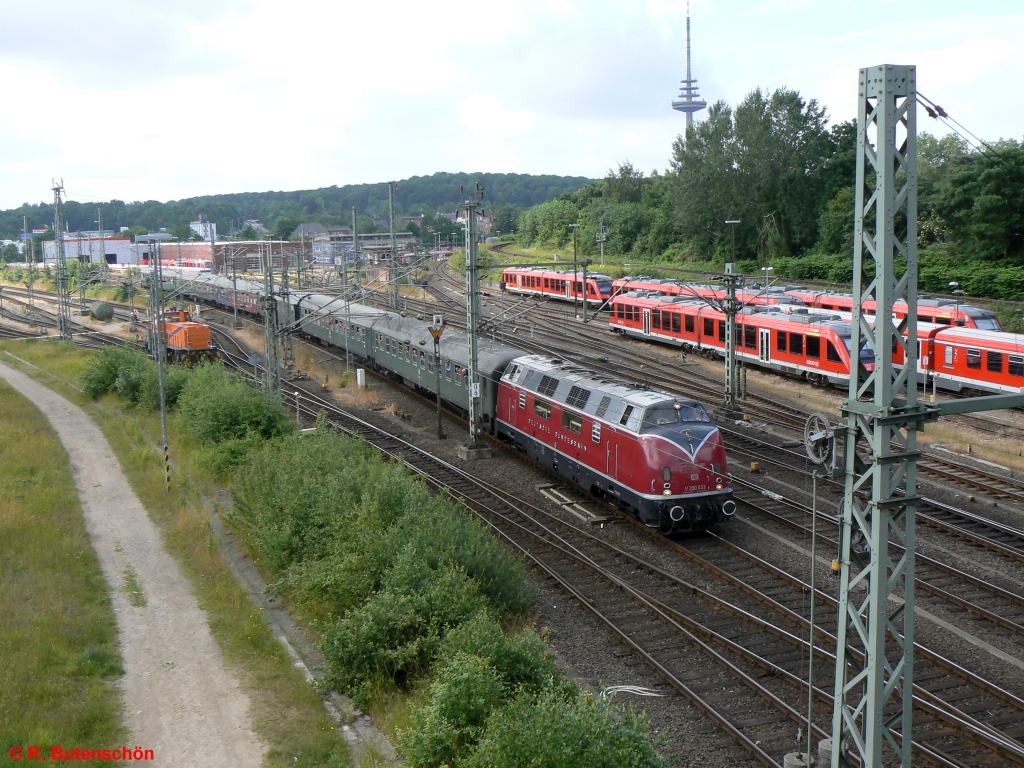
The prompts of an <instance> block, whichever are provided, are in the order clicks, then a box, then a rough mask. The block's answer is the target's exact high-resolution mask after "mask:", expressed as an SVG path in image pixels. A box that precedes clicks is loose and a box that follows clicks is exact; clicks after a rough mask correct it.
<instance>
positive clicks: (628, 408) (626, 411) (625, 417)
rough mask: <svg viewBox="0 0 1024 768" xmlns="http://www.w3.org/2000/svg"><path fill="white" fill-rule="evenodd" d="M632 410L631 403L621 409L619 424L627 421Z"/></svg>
mask: <svg viewBox="0 0 1024 768" xmlns="http://www.w3.org/2000/svg"><path fill="white" fill-rule="evenodd" d="M633 410H634V408H633V406H632V405H627V406H626V407H625V408H624V409H623V410H622V417H621V418H620V419H619V424H625V423H626V422H627V421H629V417H630V416H632V415H633Z"/></svg>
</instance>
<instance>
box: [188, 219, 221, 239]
mask: <svg viewBox="0 0 1024 768" xmlns="http://www.w3.org/2000/svg"><path fill="white" fill-rule="evenodd" d="M188 226H189V228H190V229H191V230H192V231H193V232H195V233H196V234H197V235H199V236H200V237H201V238H203V240H206V241H207V242H210V243H215V242H217V225H216V224H214V223H213V222H212V221H204V220H203V219H200V220H199V221H193V222H189V225H188Z"/></svg>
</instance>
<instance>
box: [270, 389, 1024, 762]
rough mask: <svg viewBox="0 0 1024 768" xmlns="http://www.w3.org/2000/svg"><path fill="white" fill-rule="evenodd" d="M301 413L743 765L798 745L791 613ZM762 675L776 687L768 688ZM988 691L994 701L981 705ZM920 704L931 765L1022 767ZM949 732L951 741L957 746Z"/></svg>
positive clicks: (335, 416) (935, 706)
mask: <svg viewBox="0 0 1024 768" xmlns="http://www.w3.org/2000/svg"><path fill="white" fill-rule="evenodd" d="M289 397H291V396H290V395H289V394H288V393H286V401H287V402H286V404H287V405H289V406H291V407H294V406H295V405H296V404H295V403H294V401H292V400H288V398H289ZM298 407H299V408H300V409H301V410H302V412H303V413H305V414H306V415H307V416H309V417H313V416H314V415H315V414H316V413H318V412H319V411H320V410H326V411H327V412H328V413H329V416H330V419H331V421H332V423H334V424H335V425H336V426H338V427H339V428H340V429H342V430H343V431H346V432H347V433H349V434H353V435H356V436H359V437H360V438H362V439H364V440H366V441H367V442H369V443H370V444H372V445H374V446H375V447H377V448H378V449H379V450H381V451H382V452H383V453H385V454H386V455H388V456H389V457H391V458H393V459H395V460H401V461H403V462H404V463H405V464H406V465H408V466H410V467H411V468H412V469H413V470H414V471H415V472H417V473H418V474H420V475H421V476H422V477H423V478H424V479H425V480H427V482H429V483H430V484H431V485H433V486H434V487H435V488H438V489H443V490H445V491H446V492H448V493H450V494H451V495H452V496H453V497H455V498H457V499H460V500H462V501H463V503H464V504H465V505H466V506H467V507H468V508H470V509H471V510H473V511H474V512H475V513H476V514H478V515H479V516H480V517H481V518H482V519H484V520H485V521H486V522H487V523H488V524H489V525H490V526H491V527H492V528H493V529H494V531H495V532H496V533H497V534H498V535H499V536H500V537H502V538H503V539H504V540H505V541H506V542H508V543H509V544H510V546H513V547H514V548H516V549H517V550H519V551H520V552H522V553H523V554H524V556H525V557H527V558H528V559H529V560H530V561H531V562H532V563H534V565H536V566H537V567H538V568H539V569H540V570H541V571H542V572H543V573H544V574H545V575H546V576H547V577H548V578H550V579H552V580H553V581H555V582H556V583H558V584H559V585H560V587H561V588H562V589H563V590H565V591H566V592H567V593H568V594H570V595H572V596H573V597H575V598H576V599H577V600H578V601H579V603H580V605H581V606H582V607H584V608H585V609H587V610H588V611H590V612H591V613H592V614H593V615H594V616H595V618H596V619H597V620H598V621H600V622H601V623H602V624H604V625H605V626H606V627H608V629H609V630H610V631H611V632H612V634H613V635H614V636H616V637H617V638H618V639H619V640H620V641H621V642H622V643H623V645H624V650H626V651H628V652H629V653H632V654H634V655H635V656H636V657H637V658H638V659H639V660H642V661H643V662H644V663H645V664H647V665H648V666H650V667H651V668H652V669H654V670H655V671H656V672H657V673H658V674H659V675H660V676H661V677H662V678H663V679H664V680H665V682H666V683H667V684H668V685H669V686H671V687H672V688H673V689H674V690H675V691H676V692H677V693H679V694H681V695H683V696H685V697H686V698H687V699H688V700H689V701H690V702H691V703H693V704H694V705H695V706H698V707H699V708H701V709H702V711H704V712H705V713H706V714H708V715H709V717H711V718H712V719H713V720H715V721H716V722H717V723H718V724H719V725H720V726H721V727H722V728H723V730H724V731H725V732H726V733H728V734H729V735H730V736H731V737H732V738H733V739H734V740H735V741H736V743H737V744H739V745H741V746H742V747H743V748H744V749H745V750H746V752H747V753H748V754H749V756H750V757H749V758H747V759H748V760H751V759H752V761H757V762H760V763H761V764H765V765H778V762H779V759H780V757H781V755H782V754H783V753H785V752H787V751H791V750H793V749H795V748H796V747H797V746H798V744H797V743H796V735H797V729H799V728H802V727H804V725H805V717H804V715H803V714H802V713H800V712H798V711H797V710H796V709H795V708H794V707H793V706H791V705H789V704H787V699H793V698H794V697H799V698H802V696H803V695H805V693H806V682H805V681H804V680H803V678H801V676H800V664H801V662H800V659H801V658H803V657H805V656H806V654H807V653H808V652H809V650H810V645H809V643H807V642H806V641H804V640H801V639H800V638H799V637H798V636H797V635H796V634H795V633H794V632H793V631H790V630H786V629H780V623H781V621H782V620H785V619H786V618H787V616H788V614H787V612H786V611H782V612H781V615H780V616H774V617H772V620H767V619H763V618H759V617H758V616H756V615H755V614H754V613H753V612H751V611H750V610H748V609H746V608H743V607H741V606H738V605H736V604H734V603H732V602H729V601H728V600H725V599H722V598H721V597H720V596H716V595H713V594H711V593H709V592H707V591H706V590H702V589H699V588H698V587H695V586H694V585H692V584H690V583H687V582H685V581H683V580H682V579H680V578H678V577H677V576H674V575H672V574H669V573H666V572H665V571H663V570H661V569H660V568H658V567H657V566H655V565H653V564H651V563H649V562H646V561H644V560H642V559H640V558H638V557H636V556H635V555H632V554H630V553H628V552H625V551H624V550H621V549H619V548H617V547H614V546H612V545H610V544H608V543H607V542H604V541H602V540H601V539H599V538H598V537H597V536H595V535H593V534H591V533H589V532H587V531H584V530H581V529H578V528H576V527H575V526H574V525H572V524H569V523H566V522H565V521H563V520H561V519H560V518H557V517H555V516H553V515H550V514H548V513H546V512H544V511H543V510H540V509H538V508H536V507H533V506H532V505H530V504H529V503H528V502H525V501H523V500H521V499H517V498H516V497H514V496H512V495H510V494H508V493H506V492H504V491H501V490H499V489H497V488H495V487H493V486H490V485H489V484H487V483H486V482H484V481H482V480H480V479H478V478H475V477H473V476H472V475H470V474H468V473H466V472H465V471H463V470H462V469H460V468H459V467H456V466H454V465H451V464H449V463H447V462H445V461H443V460H440V459H438V458H436V457H433V456H431V455H429V454H426V453H425V452H423V451H422V450H420V449H419V448H417V447H415V446H413V445H411V444H410V443H408V442H406V441H405V440H402V439H401V438H399V437H396V436H395V435H392V434H389V433H387V432H384V431H383V430H380V429H378V428H377V427H374V426H372V425H369V424H367V423H366V422H363V421H361V420H359V419H357V418H355V417H353V416H351V415H350V414H347V413H345V412H343V411H340V410H339V409H337V408H336V407H335V406H333V404H331V403H329V402H328V401H325V400H322V399H321V398H318V397H317V396H315V395H309V394H307V393H303V394H302V396H301V401H300V403H299V404H298ZM705 567H707V566H705ZM766 600H769V599H768V598H766V597H765V596H764V595H758V596H757V601H758V602H759V604H760V605H761V607H762V608H763V606H764V605H765V604H766ZM788 618H789V620H790V623H793V624H794V625H795V626H799V625H800V624H801V622H800V621H799V620H796V621H794V620H793V617H792V616H788ZM822 631H824V630H822ZM815 653H816V654H817V655H818V656H819V657H820V658H821V659H822V661H823V662H825V663H823V664H822V666H821V669H822V671H823V673H822V676H821V679H822V681H823V682H821V683H820V684H819V681H818V678H817V677H816V679H815V699H816V700H817V701H818V703H819V705H818V707H817V710H816V716H817V717H819V718H820V719H821V721H822V723H825V724H827V721H828V713H829V712H830V707H829V706H828V705H829V702H830V701H831V698H832V693H831V688H830V686H829V685H828V676H829V675H830V674H831V672H832V668H834V658H833V659H832V661H831V663H832V668H830V666H829V663H828V662H829V660H830V658H831V656H830V655H829V653H828V652H827V650H825V649H824V648H821V647H818V648H816V649H815ZM932 663H934V662H932ZM751 666H752V667H753V668H754V669H753V670H751V669H750V667H751ZM953 668H955V665H952V666H950V665H949V664H947V665H946V667H944V668H943V669H945V673H944V674H945V676H944V677H942V678H941V679H940V677H939V676H938V675H937V674H929V675H928V678H929V679H932V680H934V685H935V687H937V688H939V689H942V688H943V687H948V686H949V684H950V681H951V680H952V679H953V678H951V677H950V675H951V674H953V673H952V672H950V669H953ZM924 671H925V672H934V669H929V670H924ZM766 675H767V676H769V677H770V679H772V681H773V684H772V685H766V684H764V683H763V678H764V677H765V676H766ZM759 678H760V679H759ZM967 685H975V686H976V690H975V692H974V693H973V694H972V695H971V696H969V697H967V698H968V700H969V702H970V704H971V705H981V704H984V706H985V707H986V711H993V712H995V713H996V714H997V715H1000V716H1002V717H1003V718H1004V719H1006V718H1010V719H1009V720H1007V722H1011V723H1016V722H1017V721H1018V719H1019V720H1021V721H1024V702H1019V718H1016V715H1011V711H1015V712H1016V711H1017V710H1014V707H1015V706H1016V702H1015V701H1014V699H1013V697H1012V696H1009V695H1005V696H1004V695H1002V694H1003V693H1004V692H1001V691H999V690H998V689H997V688H995V687H994V686H991V684H986V683H985V682H984V681H981V680H980V678H978V679H976V680H971V681H968V680H966V679H961V680H959V681H958V688H961V689H962V688H963V687H964V686H967ZM961 692H963V691H961ZM983 694H984V695H987V696H988V697H989V698H980V697H982V696H983ZM919 698H920V701H919V703H918V709H919V714H918V718H919V719H920V725H919V727H918V726H917V724H916V727H918V729H919V730H920V732H921V733H922V734H925V735H923V736H922V737H921V738H920V739H918V740H917V741H915V752H916V754H918V755H919V756H920V758H921V760H922V761H923V763H924V764H936V765H945V766H954V765H964V764H970V763H975V762H977V761H984V762H985V764H989V765H1024V749H1018V747H1016V746H1014V744H1012V743H1011V742H1010V740H1008V739H1007V737H1005V736H1004V735H1003V734H1001V733H1000V732H999V731H998V730H996V729H994V728H993V727H992V726H989V725H987V724H986V723H984V722H980V721H975V720H973V719H972V718H971V717H969V716H967V715H965V714H964V713H962V712H958V711H957V710H955V709H954V708H952V707H950V706H949V705H948V704H945V703H943V702H942V701H940V700H938V699H937V698H936V697H935V694H934V693H932V692H931V691H929V690H928V689H927V688H922V689H921V691H920V694H919ZM1015 718H1016V719H1015ZM814 728H815V731H816V735H817V736H818V737H822V736H825V735H827V734H825V732H824V730H823V729H821V728H820V725H818V724H816V725H815V726H814ZM954 733H955V734H957V737H958V741H956V742H954V741H953V740H952V739H951V736H952V734H954Z"/></svg>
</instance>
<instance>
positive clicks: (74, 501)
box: [0, 379, 127, 765]
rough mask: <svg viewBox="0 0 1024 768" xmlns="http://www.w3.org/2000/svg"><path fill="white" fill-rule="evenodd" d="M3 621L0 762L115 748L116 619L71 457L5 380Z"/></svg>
mask: <svg viewBox="0 0 1024 768" xmlns="http://www.w3.org/2000/svg"><path fill="white" fill-rule="evenodd" d="M0 617H2V618H0V659H2V662H0V764H3V765H7V764H11V765H16V764H17V763H14V762H13V761H12V762H10V763H9V762H8V761H9V750H10V748H11V747H14V746H19V747H22V748H25V749H27V748H28V747H29V746H37V747H41V748H42V749H43V754H45V755H46V756H47V757H48V756H49V752H48V749H49V747H50V746H52V745H63V746H67V747H90V748H95V749H103V748H111V746H112V745H117V746H121V745H122V742H123V740H124V739H125V738H126V737H127V732H126V730H125V729H124V727H123V720H122V701H121V696H120V694H119V692H118V690H117V688H116V686H115V685H114V682H115V680H116V679H117V677H118V676H119V675H120V674H121V673H122V668H121V656H120V651H119V649H118V645H117V632H116V627H115V623H114V622H115V619H114V612H113V608H112V606H111V603H110V598H109V594H108V591H107V584H106V581H105V580H104V578H103V573H102V571H101V570H100V565H99V561H98V560H97V558H96V553H95V552H94V551H93V548H92V545H91V544H90V542H89V535H88V533H87V532H86V530H85V521H84V519H83V517H82V509H81V507H80V506H79V503H78V492H77V490H76V488H75V481H74V478H73V477H72V475H71V470H70V467H69V466H68V459H67V454H66V453H65V451H64V448H63V446H62V445H61V443H60V440H59V438H58V437H57V435H56V433H55V432H54V431H53V430H52V429H51V428H50V425H49V423H48V422H47V421H46V418H45V417H44V416H43V415H42V414H41V413H40V412H39V411H38V410H37V409H36V407H35V406H34V405H32V403H31V402H30V401H29V400H28V398H26V397H24V396H22V395H21V394H19V393H18V392H16V391H15V390H14V389H13V388H12V387H11V386H10V385H8V384H7V382H6V381H4V380H3V379H0ZM118 764H121V763H120V762H118Z"/></svg>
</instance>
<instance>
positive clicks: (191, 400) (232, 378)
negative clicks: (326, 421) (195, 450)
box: [177, 363, 294, 443]
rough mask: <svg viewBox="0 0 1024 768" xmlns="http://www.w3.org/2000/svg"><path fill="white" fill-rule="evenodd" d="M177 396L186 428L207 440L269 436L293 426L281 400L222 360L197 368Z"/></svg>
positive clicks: (202, 439) (291, 428) (290, 428)
mask: <svg viewBox="0 0 1024 768" xmlns="http://www.w3.org/2000/svg"><path fill="white" fill-rule="evenodd" d="M177 400H178V406H179V411H180V413H181V417H182V423H183V424H184V426H185V429H186V430H187V431H188V432H189V433H190V434H191V435H192V436H193V437H195V438H197V439H199V440H201V441H203V442H206V443H219V442H221V441H222V440H233V439H234V440H237V439H242V438H245V437H248V436H250V435H256V436H259V437H263V438H270V437H276V436H278V435H283V434H286V433H288V432H291V431H293V429H294V426H293V424H292V422H291V420H290V419H289V417H288V414H286V413H285V411H284V409H283V408H282V407H281V404H280V403H278V402H275V401H273V400H271V399H269V398H267V397H264V396H263V394H262V393H260V391H259V390H257V389H256V387H255V386H253V385H252V384H250V383H249V382H247V381H246V380H245V379H243V378H242V377H241V376H239V375H237V374H235V373H232V372H231V371H229V370H227V369H226V368H225V367H224V366H223V365H221V364H220V363H206V364H204V365H200V366H198V367H196V368H194V369H193V370H192V373H191V375H190V376H189V377H188V380H187V381H186V383H185V385H184V387H183V389H182V390H181V394H180V395H179V396H178V398H177Z"/></svg>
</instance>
